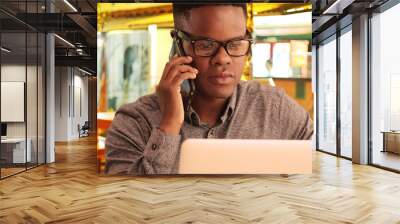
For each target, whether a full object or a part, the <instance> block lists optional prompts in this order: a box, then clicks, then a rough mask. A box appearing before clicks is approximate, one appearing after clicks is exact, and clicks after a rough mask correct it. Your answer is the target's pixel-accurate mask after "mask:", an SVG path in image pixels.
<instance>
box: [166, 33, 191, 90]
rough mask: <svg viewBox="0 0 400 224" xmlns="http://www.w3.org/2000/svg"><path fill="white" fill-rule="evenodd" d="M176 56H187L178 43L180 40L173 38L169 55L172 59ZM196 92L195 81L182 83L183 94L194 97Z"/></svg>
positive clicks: (189, 80)
mask: <svg viewBox="0 0 400 224" xmlns="http://www.w3.org/2000/svg"><path fill="white" fill-rule="evenodd" d="M175 54H177V55H178V56H186V55H185V53H184V51H183V49H182V45H181V44H180V43H178V40H177V39H176V38H174V37H173V43H172V48H171V51H170V53H169V58H170V59H171V58H172V57H173V56H174V55H175ZM190 66H192V67H194V66H193V63H191V64H190ZM195 90H196V88H195V82H194V80H193V79H187V80H184V81H183V82H182V85H181V92H182V93H183V94H185V95H187V96H192V95H193V94H194V91H195Z"/></svg>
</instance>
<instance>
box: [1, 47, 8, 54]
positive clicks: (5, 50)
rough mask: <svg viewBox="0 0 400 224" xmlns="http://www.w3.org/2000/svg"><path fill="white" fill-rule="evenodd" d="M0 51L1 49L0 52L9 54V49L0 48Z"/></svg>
mask: <svg viewBox="0 0 400 224" xmlns="http://www.w3.org/2000/svg"><path fill="white" fill-rule="evenodd" d="M0 49H1V50H2V51H4V52H6V53H10V52H11V50H9V49H7V48H5V47H1V48H0Z"/></svg>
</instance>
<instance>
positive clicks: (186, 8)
mask: <svg viewBox="0 0 400 224" xmlns="http://www.w3.org/2000/svg"><path fill="white" fill-rule="evenodd" d="M224 5H230V6H235V7H241V8H242V9H243V13H244V18H245V19H247V4H246V3H173V4H172V14H173V16H174V25H175V27H176V28H182V22H181V20H180V19H182V18H184V19H189V18H190V10H192V9H194V8H200V7H205V6H224Z"/></svg>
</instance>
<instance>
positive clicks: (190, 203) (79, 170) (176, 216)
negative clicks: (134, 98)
mask: <svg viewBox="0 0 400 224" xmlns="http://www.w3.org/2000/svg"><path fill="white" fill-rule="evenodd" d="M95 146H96V142H95V138H84V139H82V140H81V141H77V142H71V143H69V144H58V145H57V150H56V163H55V164H51V165H46V166H41V167H39V168H36V169H33V170H30V171H28V172H26V173H22V174H19V175H17V176H14V177H10V178H8V179H5V180H3V181H0V223H45V222H47V223H373V224H375V223H385V224H386V223H400V175H399V174H395V173H391V172H387V171H384V170H380V169H377V168H374V167H369V166H359V165H352V164H351V162H350V161H347V160H343V159H337V158H335V157H333V156H330V155H326V154H323V153H319V152H316V153H315V154H314V164H313V167H314V171H313V174H312V175H291V176H289V177H282V176H276V175H263V176H185V177H180V176H162V177H160V176H158V177H105V176H99V175H97V173H96V165H95V163H96V150H95Z"/></svg>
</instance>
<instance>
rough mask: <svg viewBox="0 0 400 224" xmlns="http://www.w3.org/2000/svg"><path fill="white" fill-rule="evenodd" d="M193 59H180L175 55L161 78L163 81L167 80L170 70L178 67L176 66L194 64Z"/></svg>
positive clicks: (166, 65)
mask: <svg viewBox="0 0 400 224" xmlns="http://www.w3.org/2000/svg"><path fill="white" fill-rule="evenodd" d="M192 60H193V58H192V57H190V56H184V57H179V56H177V55H174V56H173V57H172V58H171V59H170V60H169V62H168V63H167V64H165V67H164V71H163V74H162V76H161V80H164V79H167V76H168V74H169V72H170V70H171V69H172V68H173V67H174V66H176V65H182V64H189V63H190V62H192Z"/></svg>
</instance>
